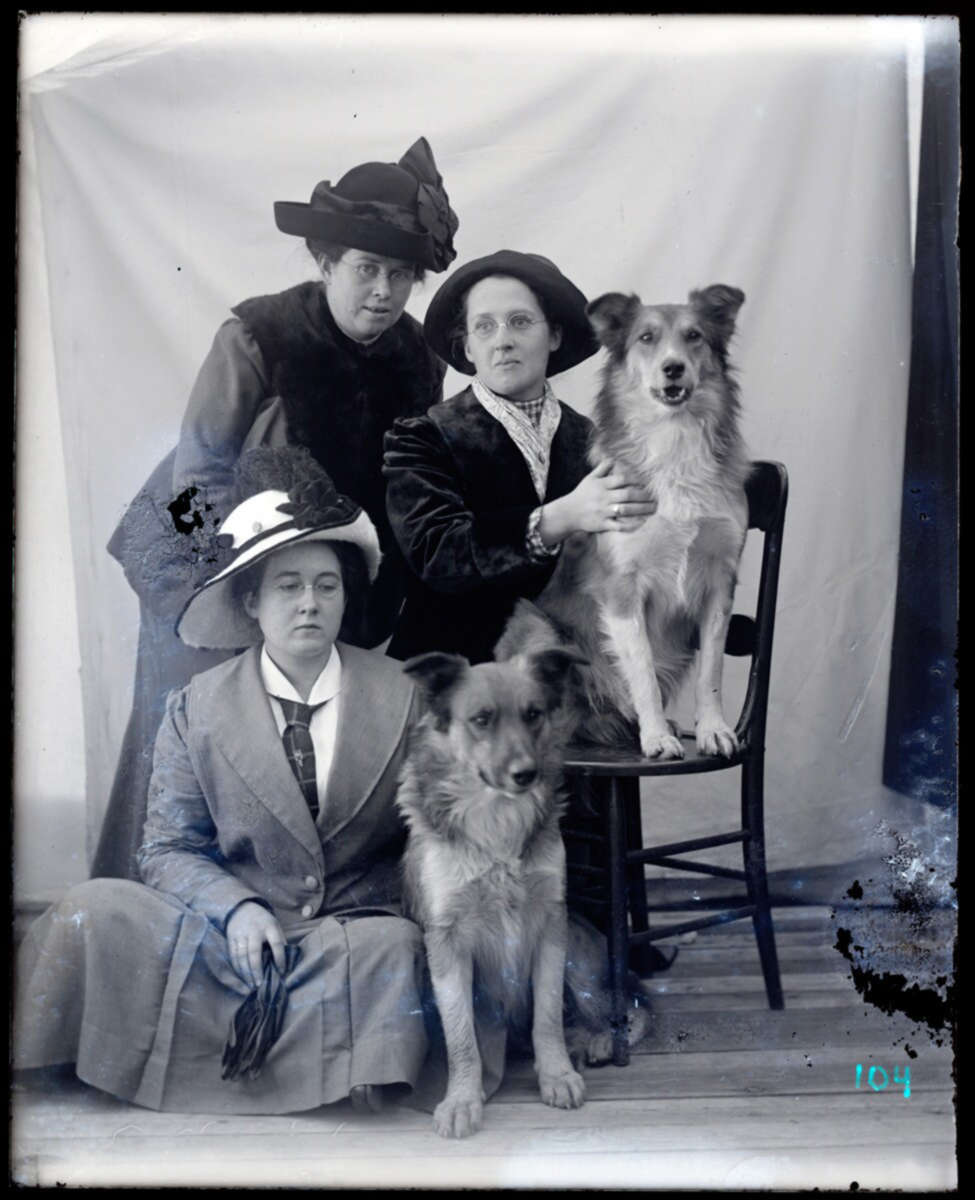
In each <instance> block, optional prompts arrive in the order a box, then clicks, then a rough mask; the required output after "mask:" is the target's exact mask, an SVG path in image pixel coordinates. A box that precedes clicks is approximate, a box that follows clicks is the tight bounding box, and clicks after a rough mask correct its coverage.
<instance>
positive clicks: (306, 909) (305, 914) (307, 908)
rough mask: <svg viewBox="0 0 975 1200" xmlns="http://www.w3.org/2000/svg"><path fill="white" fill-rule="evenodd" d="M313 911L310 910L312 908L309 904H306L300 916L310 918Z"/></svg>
mask: <svg viewBox="0 0 975 1200" xmlns="http://www.w3.org/2000/svg"><path fill="white" fill-rule="evenodd" d="M314 911H315V910H314V909H313V908H312V906H311V905H310V904H306V905H305V907H304V908H303V909H302V910H301V915H302V916H303V917H310V916H311V914H312V913H313V912H314Z"/></svg>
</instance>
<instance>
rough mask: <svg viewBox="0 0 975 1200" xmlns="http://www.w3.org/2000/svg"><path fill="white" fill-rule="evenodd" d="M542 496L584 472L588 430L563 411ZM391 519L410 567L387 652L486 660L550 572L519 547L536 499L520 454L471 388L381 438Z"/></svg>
mask: <svg viewBox="0 0 975 1200" xmlns="http://www.w3.org/2000/svg"><path fill="white" fill-rule="evenodd" d="M561 408H562V419H561V421H560V423H559V427H558V430H557V431H556V434H555V438H554V439H553V442H552V451H551V460H550V465H549V473H548V486H547V489H546V493H545V500H546V501H548V500H555V499H557V498H558V497H560V496H564V495H566V493H568V492H571V491H572V490H573V488H575V487H576V485H577V484H578V483H579V482H580V480H581V479H582V478H583V476H585V475H586V474H587V473H588V471H589V469H590V468H589V462H588V458H587V450H588V446H589V440H590V434H591V431H592V423H591V422H590V421H589V420H588V419H587V418H586V417H584V416H582V415H581V414H579V413H577V412H575V411H574V410H573V409H571V408H569V407H568V406H567V405H565V404H563V405H562V406H561ZM385 445H386V453H385V458H384V462H383V474H384V475H385V477H386V507H387V511H388V513H389V519H390V524H391V526H392V530H393V533H394V534H395V535H396V539H397V541H398V542H399V545H400V549H401V550H402V552H403V556H404V558H405V559H406V562H407V563H408V565H409V566H410V568H411V570H412V576H411V578H410V579H409V580H408V581H407V587H406V601H405V603H404V605H403V609H402V612H401V613H400V619H399V621H398V623H397V625H396V629H395V632H394V633H393V638H392V641H391V643H390V646H389V653H390V654H391V655H393V656H395V657H397V658H402V659H406V658H408V657H410V656H411V655H414V654H420V653H423V652H424V651H427V650H444V651H449V652H453V653H458V654H463V655H464V656H465V657H467V658H468V659H470V661H471V662H486V661H488V660H489V659H490V658H491V657H492V651H493V649H494V645H495V643H496V642H497V640H498V638H499V637H500V635H501V633H502V631H503V629H504V625H505V623H506V621H507V619H508V617H509V616H510V615H511V611H512V609H513V608H514V605H515V602H516V600H518V599H519V597H522V596H524V597H527V598H528V599H533V598H534V597H535V596H537V595H538V593H539V592H540V591H541V590H542V588H543V587H544V586H545V584H546V583H547V582H548V580H549V578H550V577H551V574H552V571H553V570H554V568H555V563H556V561H557V560H556V558H555V556H553V557H552V558H551V559H550V560H547V561H545V562H539V561H537V560H536V559H534V558H532V557H531V555H530V554H529V553H528V550H527V547H526V542H525V539H526V535H527V529H528V518H529V516H530V515H531V513H532V511H533V510H534V509H535V508H537V507H538V506H539V499H538V494H537V493H536V491H535V486H534V484H533V483H532V478H531V474H530V473H529V470H528V467H527V465H526V463H525V460H524V458H523V457H522V454H521V451H520V450H519V449H518V447H517V446H516V445H515V443H514V441H513V440H512V439H511V437H510V436H509V435H508V433H507V431H506V430H505V428H504V426H503V425H501V423H500V422H499V421H498V420H496V419H495V418H494V417H493V416H491V414H490V413H489V412H488V411H487V410H486V409H485V408H484V407H483V405H481V404H480V403H479V402H478V400H477V399H476V397H475V396H474V393H473V391H472V390H471V389H470V388H466V389H465V390H464V391H463V392H460V393H458V394H457V395H456V396H453V397H451V399H449V400H447V401H445V402H444V403H442V404H437V405H434V406H433V407H432V408H430V409H428V411H427V413H426V415H425V416H422V417H411V418H404V419H402V420H399V421H397V422H396V424H395V425H394V426H393V428H392V430H391V431H390V432H389V433H388V434H387V435H386V440H385Z"/></svg>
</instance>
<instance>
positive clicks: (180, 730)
mask: <svg viewBox="0 0 975 1200" xmlns="http://www.w3.org/2000/svg"><path fill="white" fill-rule="evenodd" d="M238 492H239V495H241V496H246V497H247V498H246V499H244V500H243V501H242V502H241V503H239V504H238V506H237V507H236V508H235V509H234V511H233V512H232V513H231V515H230V516H229V517H228V518H227V520H226V521H225V522H224V525H223V527H222V533H223V534H224V535H228V536H225V537H224V538H222V539H221V541H222V542H223V547H222V548H221V550H218V553H221V552H222V553H223V554H224V556H229V561H228V562H227V563H226V565H224V566H223V567H222V569H220V570H219V571H218V572H217V573H216V574H215V575H214V576H213V577H212V578H211V579H210V581H209V582H208V583H207V584H206V585H204V586H203V587H202V588H200V589H199V590H198V591H197V592H196V593H195V594H194V595H193V597H192V599H191V600H190V602H189V604H188V605H187V607H186V608H185V610H184V611H183V614H182V616H181V618H180V620H179V623H178V632H179V635H180V637H181V638H182V639H183V640H184V641H185V642H187V643H188V644H189V645H193V646H207V647H216V648H221V649H227V648H239V647H248V649H246V650H245V652H244V653H241V654H239V655H237V656H235V657H233V658H231V659H230V660H229V661H227V662H224V663H221V664H220V665H219V666H216V667H213V668H211V669H210V670H207V671H204V672H202V673H201V674H199V675H196V676H195V677H194V678H193V679H192V681H191V682H190V683H189V684H188V685H187V686H186V687H184V688H182V689H180V690H178V691H174V692H173V693H171V694H170V697H169V702H168V705H167V711H166V716H165V719H164V721H163V724H162V727H161V729H160V732H159V736H158V738H157V741H156V750H155V765H154V770H153V776H152V784H151V788H150V798H149V813H148V820H147V824H146V830H145V837H144V841H143V845H142V849H141V853H140V856H139V862H140V867H141V871H142V876H143V879H144V880H145V883H144V884H139V883H133V882H130V881H128V880H115V879H94V880H89V881H88V882H87V883H83V884H81V885H79V886H77V887H75V888H72V889H71V890H70V891H69V892H68V893H67V895H66V896H65V898H64V899H63V900H62V901H61V902H60V903H59V904H56V905H54V906H53V907H52V908H50V909H49V910H48V911H47V912H46V913H45V914H44V915H43V916H42V917H41V918H40V919H39V920H38V921H37V922H35V924H34V925H33V926H32V928H31V929H30V930H29V932H28V933H27V935H26V938H25V941H24V944H23V946H22V947H21V949H20V959H19V963H18V970H17V980H16V982H17V988H18V991H17V1000H16V1008H15V1034H14V1055H13V1058H14V1066H15V1067H17V1068H35V1067H44V1066H51V1065H55V1064H64V1063H73V1064H74V1065H75V1070H76V1072H77V1075H78V1077H79V1078H80V1079H82V1080H84V1081H85V1082H86V1083H88V1084H91V1085H93V1086H94V1087H97V1088H101V1089H102V1090H104V1091H106V1092H110V1093H112V1094H114V1095H116V1096H120V1097H122V1098H123V1099H125V1100H130V1101H133V1102H135V1103H137V1104H140V1105H144V1106H146V1107H148V1108H153V1109H160V1110H170V1111H182V1112H210V1113H218V1112H236V1113H282V1112H292V1111H297V1110H303V1109H310V1108H315V1107H317V1106H319V1105H321V1104H327V1103H331V1102H332V1101H337V1100H341V1099H342V1098H344V1097H349V1096H350V1097H351V1098H352V1101H353V1104H354V1105H355V1106H356V1107H357V1108H360V1109H363V1110H377V1109H379V1108H380V1107H382V1103H383V1100H384V1098H388V1097H389V1095H390V1093H391V1092H394V1093H402V1094H406V1093H408V1092H409V1091H410V1089H411V1088H412V1087H413V1085H414V1084H415V1083H416V1080H417V1077H418V1075H419V1072H420V1069H421V1065H422V1064H423V1061H424V1058H425V1056H426V1052H427V1046H428V1041H427V1033H426V1029H425V1022H424V1016H423V1011H422V1002H421V986H422V980H423V946H422V938H421V935H420V932H419V930H418V929H417V927H416V926H415V925H413V924H412V923H411V922H409V921H407V920H405V919H404V918H403V917H402V916H401V915H400V909H399V906H398V898H399V877H398V870H399V859H400V854H401V851H402V847H403V843H404V829H403V826H402V825H401V822H400V819H399V817H398V814H397V813H396V810H395V807H394V803H393V801H394V796H395V790H396V779H397V774H398V771H399V767H400V762H401V759H402V755H403V751H404V742H405V734H406V730H407V728H408V725H409V722H410V718H411V715H412V706H413V690H412V685H411V683H410V681H409V680H408V679H407V678H406V676H405V675H403V673H402V672H401V670H400V665H399V663H397V662H395V661H393V660H391V659H389V658H387V657H385V656H384V655H382V654H380V653H379V652H376V651H368V650H360V649H356V648H354V647H352V646H348V645H345V644H343V643H342V642H341V641H339V640H337V639H338V638H339V636H340V634H341V631H342V627H343V625H344V623H345V622H347V621H349V620H350V619H354V618H355V615H356V612H355V610H356V607H357V606H359V605H361V604H363V603H364V601H365V596H366V589H367V586H368V584H367V578H368V579H373V578H375V575H376V571H377V568H378V565H379V558H380V554H379V548H378V541H377V536H376V531H375V528H374V527H373V524H372V522H371V521H370V520H369V518H368V517H367V516H366V514H365V513H364V512H363V511H362V510H361V509H360V508H358V507H357V506H356V505H355V504H353V503H352V502H351V501H350V500H348V499H346V498H345V497H344V496H341V495H339V494H338V493H337V492H336V491H335V489H334V487H333V486H332V484H331V481H330V479H329V478H328V476H327V475H326V474H325V473H324V472H323V471H322V470H321V468H320V467H318V466H317V464H316V463H315V462H314V461H313V460H312V459H311V456H310V455H309V454H308V452H307V450H304V449H301V450H294V449H289V450H256V451H252V452H250V453H249V454H248V455H246V456H245V457H244V459H243V460H242V462H241V465H240V468H239V476H238ZM231 541H232V547H231V546H228V545H227V543H228V542H231ZM283 976H284V977H286V980H287V984H286V987H285V986H283V985H282V983H281V979H282V977H283ZM265 1056H266V1057H265Z"/></svg>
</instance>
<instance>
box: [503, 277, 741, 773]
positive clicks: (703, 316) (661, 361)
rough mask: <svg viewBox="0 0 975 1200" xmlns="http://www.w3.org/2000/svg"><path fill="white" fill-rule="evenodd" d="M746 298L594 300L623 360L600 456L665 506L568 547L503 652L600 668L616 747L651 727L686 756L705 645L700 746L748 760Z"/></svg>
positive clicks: (600, 423) (596, 685) (595, 672)
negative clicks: (734, 358) (741, 660)
mask: <svg viewBox="0 0 975 1200" xmlns="http://www.w3.org/2000/svg"><path fill="white" fill-rule="evenodd" d="M744 299H745V296H744V293H743V292H741V291H739V290H738V289H737V288H734V287H728V286H726V285H724V284H714V285H712V286H711V287H707V288H704V289H703V290H701V291H694V292H691V294H690V296H689V297H688V302H687V303H686V304H660V305H647V304H643V303H641V301H640V299H639V298H638V297H637V296H633V295H630V296H624V295H622V294H620V293H617V292H612V293H609V294H607V295H604V296H601V297H599V299H597V300H594V301H593V302H592V303H591V304H590V305H589V307H588V309H587V312H588V315H589V319H590V321H591V322H592V325H593V328H594V329H595V331H596V334H597V336H598V338H599V340H600V342H601V343H602V345H603V346H604V347H605V348H606V351H607V361H606V364H605V367H604V370H603V378H602V387H601V390H600V393H599V397H598V399H597V401H596V406H595V410H594V413H593V420H594V422H595V425H596V436H595V440H594V444H593V446H592V448H591V460H592V462H593V463H594V464H595V463H597V462H599V461H601V460H604V459H611V460H613V462H614V463H615V464H616V466H617V467H618V468H619V469H620V470H621V471H622V473H624V474H625V475H627V476H628V477H629V478H631V479H637V480H640V481H641V482H642V483H643V484H644V486H645V487H646V488H647V489H648V490H649V491H650V492H651V493H652V495H653V496H654V498H655V499H656V503H657V509H656V512H655V513H654V514H653V515H652V516H650V517H648V518H647V520H646V522H645V523H644V524H643V525H642V526H641V527H640V528H639V529H637V530H634V531H631V532H620V533H599V534H573V535H572V536H571V537H570V538H569V539H567V542H566V544H565V546H564V547H563V552H562V555H561V560H560V562H559V565H558V566H557V568H556V570H555V572H554V574H553V576H552V578H551V580H550V581H549V583H548V585H547V586H546V588H545V590H544V591H543V592H542V594H541V595H540V596H539V597H538V599H537V600H536V602H535V605H532V604H530V603H529V602H527V601H521V602H519V605H518V607H517V608H516V610H515V612H514V614H513V615H512V617H511V619H510V621H509V623H508V626H507V628H506V630H505V633H504V634H503V635H502V637H501V639H500V641H499V642H498V645H497V647H496V649H495V657H496V658H497V659H499V660H503V659H507V658H510V657H512V656H514V655H519V654H523V653H525V652H526V651H531V650H535V649H539V648H541V647H544V646H554V645H558V644H564V643H573V644H574V645H575V646H577V647H578V648H579V649H580V650H581V652H582V653H583V654H584V656H585V657H586V658H587V659H588V660H589V661H590V663H591V666H590V667H589V668H588V669H587V670H585V671H584V672H583V675H584V676H585V689H584V696H583V697H582V698H581V702H580V708H579V713H580V721H581V723H580V726H579V729H578V734H579V736H580V737H581V738H583V739H586V740H591V741H597V742H606V741H608V742H615V741H617V740H619V738H620V736H621V735H625V732H626V729H627V727H629V728H632V722H633V721H634V720H635V721H636V723H637V725H638V727H639V740H640V748H641V750H642V752H643V754H644V755H645V756H646V757H648V758H683V757H684V750H683V746H682V745H681V741H680V738H679V737H677V736H676V735H675V732H674V730H673V728H672V726H671V725H670V723H669V722H668V720H667V718H666V717H665V715H664V710H665V706H666V704H667V702H668V700H669V699H671V698H672V697H673V696H674V695H675V693H676V691H677V689H678V687H679V685H680V683H681V681H682V679H683V678H684V676H685V674H686V672H687V670H688V668H689V666H690V664H691V661H692V659H693V656H694V645H695V642H697V643H698V645H699V648H700V662H699V666H698V677H697V689H696V716H697V722H696V736H697V746H698V750H699V751H700V753H702V754H711V755H724V756H725V757H730V756H732V755H733V754H734V753H735V752H736V750H737V745H738V744H737V739H736V736H735V733H734V731H733V730H732V729H731V728H730V726H729V725H728V723H727V721H726V720H725V718H724V715H723V712H722V706H721V678H722V661H723V656H724V643H725V638H726V635H727V630H728V622H729V619H730V615H731V603H732V598H733V594H734V588H735V581H736V575H737V569H738V562H739V559H740V557H741V552H742V548H743V545H744V540H745V533H746V531H747V528H748V504H747V501H746V497H745V489H744V484H745V478H746V476H747V474H748V469H749V463H748V459H747V457H746V453H745V448H744V445H743V443H742V440H741V437H740V434H739V430H738V412H739V404H738V388H737V385H736V383H735V381H734V380H733V378H732V377H731V374H730V369H729V365H728V357H727V348H728V342H729V340H730V338H731V336H732V334H733V333H734V328H735V317H736V315H737V313H738V310H739V308H740V307H741V305H742V303H743V302H744ZM621 718H622V720H621Z"/></svg>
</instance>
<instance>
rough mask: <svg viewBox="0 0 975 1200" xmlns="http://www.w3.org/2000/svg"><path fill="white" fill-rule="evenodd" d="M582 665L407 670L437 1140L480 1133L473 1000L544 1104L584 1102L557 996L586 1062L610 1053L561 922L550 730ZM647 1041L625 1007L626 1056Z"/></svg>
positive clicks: (585, 946) (581, 947)
mask: <svg viewBox="0 0 975 1200" xmlns="http://www.w3.org/2000/svg"><path fill="white" fill-rule="evenodd" d="M578 662H579V658H578V655H577V654H575V653H573V652H570V651H567V650H564V649H548V650H543V651H542V652H540V653H539V654H534V655H526V656H524V657H522V658H521V659H519V661H518V662H510V663H482V664H480V665H478V666H474V667H472V666H471V665H470V664H469V663H468V661H467V659H466V658H462V657H460V656H459V655H456V654H440V653H430V654H422V655H419V656H418V657H416V658H413V659H410V660H409V661H408V662H407V663H406V664H405V665H404V668H403V669H404V671H406V673H407V674H408V675H410V676H412V678H413V679H414V681H415V682H416V684H417V686H418V688H419V689H420V691H421V693H422V694H423V696H424V699H425V701H426V712H425V714H424V716H423V717H422V718H421V719H420V721H419V722H418V724H417V725H416V727H415V728H414V730H413V733H412V735H411V743H410V749H409V753H408V755H407V760H406V763H405V766H404V769H403V773H402V775H401V778H400V788H399V794H398V801H397V803H398V805H399V808H400V811H401V812H402V813H403V816H404V818H405V820H406V823H407V826H408V829H409V835H408V840H407V846H406V850H405V853H404V857H403V868H404V884H405V897H406V908H407V915H409V916H410V917H412V918H413V919H414V920H415V921H417V923H418V924H419V925H420V926H421V927H422V929H423V932H424V939H425V943H426V950H427V962H428V965H429V968H430V976H431V980H432V984H433V991H434V996H435V999H436V1003H437V1009H438V1011H439V1014H440V1019H441V1023H442V1025H443V1031H444V1040H445V1042H446V1048H447V1071H448V1083H447V1094H446V1096H445V1097H444V1099H443V1101H442V1102H441V1103H440V1104H439V1105H438V1106H437V1108H436V1110H435V1111H434V1116H433V1122H434V1128H435V1129H436V1131H437V1132H438V1133H439V1134H441V1135H442V1136H444V1137H465V1136H467V1135H468V1134H471V1133H474V1132H475V1130H476V1129H477V1128H478V1127H479V1126H480V1123H481V1117H482V1107H483V1092H482V1086H481V1081H482V1068H481V1059H480V1055H479V1052H478V1044H477V1038H476V1034H475V1025H474V1009H473V996H474V991H475V990H477V991H478V992H479V993H480V994H483V995H485V996H487V997H489V998H490V999H491V1000H492V1001H493V1003H494V1006H495V1007H496V1008H500V1009H501V1010H502V1011H503V1012H504V1013H505V1016H506V1019H507V1022H508V1025H509V1028H513V1029H514V1030H515V1032H516V1033H517V1031H518V1030H519V1029H524V1030H527V1029H530V1031H531V1040H532V1044H533V1049H534V1055H535V1071H536V1073H537V1075H538V1084H539V1090H540V1092H541V1097H542V1100H543V1101H544V1102H545V1103H546V1104H550V1105H552V1106H554V1107H556V1108H578V1107H579V1106H580V1105H581V1104H582V1103H583V1100H584V1097H585V1084H584V1083H583V1080H582V1076H581V1075H580V1074H579V1073H578V1072H577V1071H576V1069H575V1068H574V1066H573V1063H572V1061H571V1060H570V1056H569V1052H568V1049H567V1047H566V1036H565V1028H564V1025H563V993H564V991H567V992H569V993H571V994H572V999H573V1000H574V1003H572V1004H571V1005H570V1011H571V1012H572V1014H573V1016H574V1018H575V1020H576V1021H578V1022H579V1025H580V1029H584V1027H585V1026H586V1024H587V1022H588V1030H587V1031H585V1036H584V1039H583V1040H584V1043H585V1046H584V1051H583V1058H587V1059H588V1060H589V1061H590V1062H592V1061H596V1060H598V1059H599V1058H606V1057H608V1056H609V1054H610V1052H611V1038H610V1037H609V1035H608V1032H607V1029H608V1018H609V1012H610V1004H609V999H608V995H607V994H606V992H605V986H604V981H603V975H604V971H605V968H604V964H603V963H602V962H601V961H600V955H599V951H596V953H594V952H593V947H594V946H596V942H597V940H599V941H601V939H598V935H595V939H596V940H594V939H592V938H590V939H588V941H587V935H586V932H585V928H584V927H583V926H582V925H579V924H577V923H573V926H572V929H571V931H570V929H569V924H568V921H567V915H566V906H565V850H564V847H563V844H562V837H561V832H560V829H559V817H560V816H561V813H562V809H563V803H564V801H563V799H562V797H561V794H560V787H561V766H562V753H563V750H564V739H563V727H562V725H561V724H560V722H559V720H558V717H557V714H558V713H559V711H560V707H561V701H562V697H563V693H564V688H565V683H566V677H567V676H568V675H569V673H570V671H571V670H572V669H573V666H574V665H575V664H577V663H578ZM593 933H594V931H593ZM570 937H571V941H572V951H571V954H570V959H569V961H570V967H569V969H568V972H567V969H566V946H567V942H568V941H569V939H570ZM601 954H602V957H605V946H604V944H603V945H602V946H601ZM566 984H568V985H569V986H568V987H566ZM600 1023H602V1028H600ZM646 1028H647V1014H646V1010H645V1008H641V1007H632V1006H631V1014H630V1028H629V1036H630V1040H631V1041H636V1040H638V1039H639V1037H641V1036H642V1034H643V1033H644V1032H645V1030H646Z"/></svg>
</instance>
